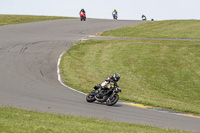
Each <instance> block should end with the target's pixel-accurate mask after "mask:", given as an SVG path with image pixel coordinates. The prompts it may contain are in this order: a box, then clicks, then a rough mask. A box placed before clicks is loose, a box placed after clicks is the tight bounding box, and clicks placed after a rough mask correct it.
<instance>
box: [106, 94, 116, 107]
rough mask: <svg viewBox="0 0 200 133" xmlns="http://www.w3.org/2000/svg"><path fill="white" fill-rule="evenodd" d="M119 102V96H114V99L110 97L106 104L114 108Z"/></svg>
mask: <svg viewBox="0 0 200 133" xmlns="http://www.w3.org/2000/svg"><path fill="white" fill-rule="evenodd" d="M118 100H119V95H118V94H114V96H113V97H109V98H108V99H107V100H106V104H107V105H108V106H112V105H114V104H116V103H117V101H118Z"/></svg>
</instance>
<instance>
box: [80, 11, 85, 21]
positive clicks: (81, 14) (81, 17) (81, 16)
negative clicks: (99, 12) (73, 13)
mask: <svg viewBox="0 0 200 133" xmlns="http://www.w3.org/2000/svg"><path fill="white" fill-rule="evenodd" d="M80 19H81V21H83V20H84V21H85V20H86V15H85V13H84V12H81V13H80Z"/></svg>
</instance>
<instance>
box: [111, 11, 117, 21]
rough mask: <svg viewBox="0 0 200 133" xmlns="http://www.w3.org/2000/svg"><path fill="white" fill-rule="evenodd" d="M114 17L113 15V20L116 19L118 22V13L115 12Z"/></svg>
mask: <svg viewBox="0 0 200 133" xmlns="http://www.w3.org/2000/svg"><path fill="white" fill-rule="evenodd" d="M112 15H113V19H116V20H117V17H118V16H117V13H116V12H113V13H112Z"/></svg>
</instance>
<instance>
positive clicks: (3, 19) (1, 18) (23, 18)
mask: <svg viewBox="0 0 200 133" xmlns="http://www.w3.org/2000/svg"><path fill="white" fill-rule="evenodd" d="M56 19H74V18H72V17H56V16H31V15H0V26H1V25H9V24H19V23H28V22H37V21H45V20H56Z"/></svg>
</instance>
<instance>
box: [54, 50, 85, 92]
mask: <svg viewBox="0 0 200 133" xmlns="http://www.w3.org/2000/svg"><path fill="white" fill-rule="evenodd" d="M65 52H66V51H64V52H62V53H61V55H60V56H59V58H58V63H57V75H58V81H59V82H60V83H61V84H62V85H63V86H64V87H66V88H68V89H70V90H73V91H75V92H78V93H81V94H83V95H87V94H86V93H83V92H81V91H78V90H76V89H74V88H71V87H69V86H68V85H66V84H65V83H63V82H62V80H61V75H60V62H61V58H62V56H63V55H64V54H65Z"/></svg>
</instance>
